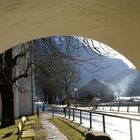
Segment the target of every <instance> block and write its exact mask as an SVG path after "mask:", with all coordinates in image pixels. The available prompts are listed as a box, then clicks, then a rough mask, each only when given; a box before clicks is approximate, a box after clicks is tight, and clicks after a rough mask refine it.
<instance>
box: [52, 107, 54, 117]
mask: <svg viewBox="0 0 140 140" xmlns="http://www.w3.org/2000/svg"><path fill="white" fill-rule="evenodd" d="M52 115H53V117H54V108H53V107H52Z"/></svg>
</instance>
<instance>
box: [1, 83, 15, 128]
mask: <svg viewBox="0 0 140 140" xmlns="http://www.w3.org/2000/svg"><path fill="white" fill-rule="evenodd" d="M1 99H2V122H1V127H6V126H10V125H14V124H15V120H14V101H13V92H12V86H11V85H7V84H4V85H3V89H2V90H1Z"/></svg>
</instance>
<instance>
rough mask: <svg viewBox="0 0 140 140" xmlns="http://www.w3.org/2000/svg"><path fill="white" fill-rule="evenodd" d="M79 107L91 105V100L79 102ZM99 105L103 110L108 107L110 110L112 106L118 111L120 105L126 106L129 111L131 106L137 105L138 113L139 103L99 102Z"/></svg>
mask: <svg viewBox="0 0 140 140" xmlns="http://www.w3.org/2000/svg"><path fill="white" fill-rule="evenodd" d="M79 105H80V106H81V107H89V108H90V107H92V102H81V103H80V104H79ZM99 107H100V108H101V109H103V110H105V109H106V108H108V107H109V110H110V111H112V110H113V107H116V108H117V109H116V110H115V111H118V112H120V111H121V108H122V107H125V108H126V112H130V109H131V108H132V107H137V111H136V112H138V113H140V103H120V102H119V103H113V102H112V103H101V104H100V105H99Z"/></svg>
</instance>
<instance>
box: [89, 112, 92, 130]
mask: <svg viewBox="0 0 140 140" xmlns="http://www.w3.org/2000/svg"><path fill="white" fill-rule="evenodd" d="M89 120H90V128H89V129H91V128H92V113H91V112H89Z"/></svg>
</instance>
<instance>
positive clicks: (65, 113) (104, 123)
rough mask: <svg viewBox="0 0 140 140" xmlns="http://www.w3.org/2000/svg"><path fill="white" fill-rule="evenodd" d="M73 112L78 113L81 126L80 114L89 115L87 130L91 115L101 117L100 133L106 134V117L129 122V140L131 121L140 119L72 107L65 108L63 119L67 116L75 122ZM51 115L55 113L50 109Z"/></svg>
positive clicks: (131, 134) (131, 138)
mask: <svg viewBox="0 0 140 140" xmlns="http://www.w3.org/2000/svg"><path fill="white" fill-rule="evenodd" d="M75 111H79V118H80V122H79V124H82V120H83V115H82V114H83V112H86V113H88V114H89V130H90V129H91V128H92V114H98V115H101V116H102V131H103V132H104V133H106V116H109V117H116V118H121V119H127V120H129V134H130V140H133V133H132V121H140V119H138V118H133V117H132V116H131V117H126V116H119V115H114V114H106V113H101V112H94V111H90V110H84V109H78V108H73V107H69V108H65V111H64V115H65V117H67V115H68V119H71V117H72V119H73V121H75V117H76V116H75ZM71 112H72V113H71ZM52 113H53V116H54V113H55V111H54V109H52Z"/></svg>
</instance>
